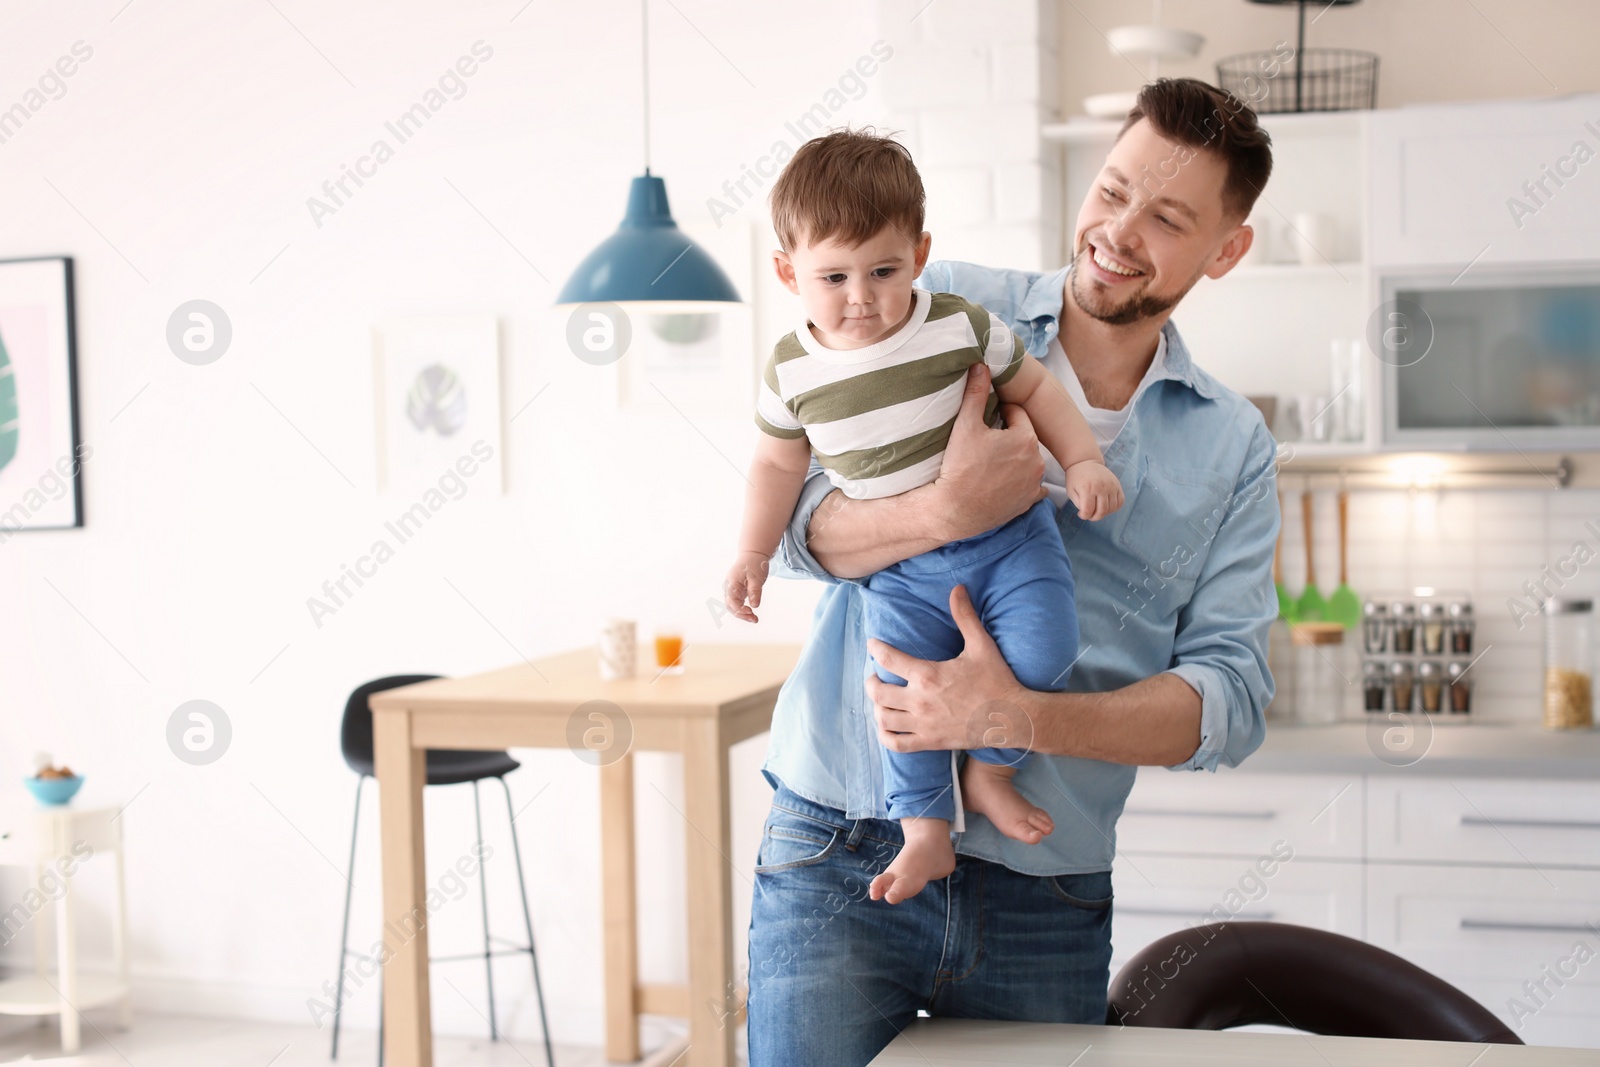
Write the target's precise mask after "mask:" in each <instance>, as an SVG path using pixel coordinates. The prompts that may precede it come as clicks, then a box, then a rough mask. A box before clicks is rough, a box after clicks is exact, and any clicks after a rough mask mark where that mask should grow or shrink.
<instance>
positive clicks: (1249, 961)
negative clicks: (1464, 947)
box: [1106, 922, 1522, 1045]
mask: <svg viewBox="0 0 1600 1067" xmlns="http://www.w3.org/2000/svg"><path fill="white" fill-rule="evenodd" d="M1106 1023H1107V1025H1110V1026H1165V1027H1172V1028H1176V1029H1182V1030H1226V1029H1229V1028H1230V1027H1235V1026H1247V1025H1249V1024H1251V1023H1272V1024H1275V1025H1278V1026H1288V1027H1292V1028H1294V1029H1296V1030H1305V1031H1308V1032H1310V1033H1314V1034H1334V1035H1339V1036H1344V1037H1391V1038H1406V1039H1411V1040H1418V1041H1475V1042H1482V1043H1487V1044H1496V1045H1520V1044H1522V1039H1521V1038H1519V1037H1517V1035H1516V1034H1514V1033H1512V1032H1511V1031H1510V1030H1509V1029H1507V1028H1506V1026H1505V1024H1504V1023H1502V1022H1501V1021H1500V1020H1499V1019H1497V1018H1495V1016H1494V1015H1493V1014H1492V1013H1491V1012H1490V1011H1489V1010H1488V1009H1487V1008H1485V1007H1483V1005H1481V1004H1479V1003H1478V1002H1477V1001H1475V1000H1473V999H1472V998H1471V997H1469V996H1467V995H1466V994H1465V993H1463V992H1461V990H1459V989H1457V988H1456V987H1455V986H1453V985H1451V984H1449V983H1448V982H1446V981H1444V980H1443V979H1440V978H1436V977H1434V976H1433V975H1431V974H1429V973H1428V972H1427V971H1424V970H1423V969H1422V968H1420V967H1417V966H1414V965H1413V964H1410V963H1407V962H1406V961H1405V960H1403V959H1401V958H1400V957H1399V956H1396V955H1394V954H1393V953H1391V952H1385V951H1384V950H1383V949H1381V948H1375V947H1373V946H1372V945H1369V944H1367V943H1365V942H1363V941H1357V940H1355V939H1354V938H1349V937H1344V936H1342V935H1340V934H1330V933H1328V932H1327V931H1325V930H1313V929H1310V928H1309V927H1305V926H1291V925H1289V924H1288V923H1270V922H1227V923H1207V924H1205V925H1203V926H1194V927H1190V928H1188V929H1185V930H1179V931H1176V932H1174V933H1171V934H1168V935H1167V936H1166V937H1163V938H1161V939H1160V940H1158V941H1155V942H1152V943H1151V944H1149V945H1147V946H1145V947H1144V948H1143V949H1142V950H1140V952H1139V954H1138V955H1137V956H1135V957H1134V958H1133V959H1131V960H1129V961H1128V963H1127V965H1126V966H1125V967H1123V968H1122V970H1121V972H1120V973H1118V975H1117V977H1116V979H1115V980H1114V981H1113V982H1112V983H1111V993H1110V1001H1109V1004H1108V1005H1107V1009H1106Z"/></svg>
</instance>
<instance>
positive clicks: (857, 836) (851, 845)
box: [844, 819, 867, 852]
mask: <svg viewBox="0 0 1600 1067" xmlns="http://www.w3.org/2000/svg"><path fill="white" fill-rule="evenodd" d="M866 834H867V820H865V819H857V820H856V821H855V822H854V823H853V824H851V826H850V836H849V837H848V838H846V839H845V842H844V847H845V848H846V849H848V850H849V851H851V852H854V851H855V850H856V846H857V845H859V844H861V839H862V838H863V837H865V836H866Z"/></svg>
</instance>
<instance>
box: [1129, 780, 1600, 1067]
mask: <svg viewBox="0 0 1600 1067" xmlns="http://www.w3.org/2000/svg"><path fill="white" fill-rule="evenodd" d="M1340 762H1343V760H1340V759H1330V761H1329V763H1330V766H1331V765H1337V763H1340ZM1125 812H1126V813H1125V815H1124V816H1123V818H1122V820H1121V821H1120V822H1119V824H1118V834H1117V845H1118V848H1117V860H1116V864H1115V866H1114V867H1113V870H1112V879H1113V884H1114V887H1115V892H1116V906H1115V910H1114V912H1113V920H1112V921H1113V930H1112V954H1113V969H1114V970H1115V968H1116V967H1119V966H1121V964H1122V963H1124V962H1126V961H1127V959H1128V958H1130V957H1131V956H1132V955H1133V954H1135V953H1136V952H1138V951H1139V949H1141V948H1142V947H1144V945H1146V944H1148V943H1149V942H1151V941H1153V940H1155V939H1156V938H1157V937H1160V936H1162V935H1163V934H1165V933H1169V932H1171V931H1172V930H1174V929H1178V928H1181V927H1184V926H1190V925H1195V924H1198V923H1202V922H1208V921H1215V920H1216V918H1217V917H1218V915H1219V914H1220V915H1222V916H1223V917H1229V916H1231V917H1232V918H1234V919H1239V920H1252V919H1254V920H1270V921H1276V922H1290V923H1297V924H1300V925H1303V926H1311V927H1316V928H1318V929H1324V930H1331V931H1334V932H1337V933H1342V934H1346V935H1348V936H1351V937H1358V938H1361V939H1363V940H1366V941H1368V942H1370V943H1372V944H1374V945H1377V946H1379V947H1381V948H1385V949H1387V950H1389V951H1390V952H1393V953H1395V954H1396V955H1399V956H1401V957H1402V958H1404V959H1407V960H1410V961H1411V962H1413V963H1415V964H1417V965H1418V966H1420V967H1423V968H1425V969H1427V970H1428V971H1431V972H1432V973H1434V974H1436V975H1438V976H1439V977H1441V978H1443V979H1444V980H1446V981H1448V982H1450V983H1452V984H1453V985H1455V986H1457V987H1459V988H1460V989H1462V990H1463V991H1465V992H1466V993H1468V994H1469V995H1471V996H1472V997H1474V998H1475V999H1477V1000H1478V1002H1479V1003H1481V1004H1483V1005H1484V1006H1485V1007H1487V1008H1489V1009H1490V1010H1491V1011H1493V1012H1495V1013H1496V1014H1497V1015H1499V1016H1500V1017H1501V1018H1502V1019H1504V1020H1505V1021H1506V1023H1507V1024H1508V1025H1510V1026H1512V1027H1513V1028H1514V1029H1516V1030H1517V1031H1518V1033H1519V1034H1521V1035H1522V1036H1523V1038H1524V1040H1527V1041H1529V1042H1534V1043H1543V1044H1564V1045H1572V1046H1578V1047H1591V1048H1600V776H1596V777H1591V778H1565V779H1564V778H1540V779H1533V778H1513V777H1485V776H1479V775H1475V774H1473V773H1471V771H1470V770H1465V771H1463V772H1462V773H1451V774H1447V775H1431V774H1429V773H1426V772H1425V771H1419V772H1418V773H1415V774H1407V773H1402V772H1397V771H1394V770H1392V769H1385V770H1384V771H1382V772H1353V773H1326V774H1318V773H1304V774H1280V773H1259V772H1257V773H1252V772H1249V771H1222V772H1220V773H1218V774H1216V775H1209V774H1190V773H1177V772H1171V771H1167V770H1165V769H1162V768H1145V769H1142V770H1141V771H1140V772H1139V777H1138V780H1137V782H1136V783H1135V785H1134V788H1133V791H1132V793H1131V794H1130V795H1129V797H1128V802H1127V805H1126V808H1125ZM1286 848H1287V849H1292V853H1293V854H1292V858H1290V859H1288V860H1287V861H1281V862H1276V863H1272V864H1269V865H1268V867H1269V868H1270V869H1271V873H1270V874H1266V873H1263V870H1264V868H1262V867H1261V866H1259V865H1258V863H1259V861H1260V860H1261V858H1262V857H1264V856H1275V857H1277V858H1281V857H1282V855H1283V853H1284V850H1285V849H1286ZM1274 849H1275V850H1276V852H1275V853H1274V852H1273V850H1274ZM1219 907H1221V909H1222V910H1221V912H1219V911H1218V908H1219ZM1113 973H1114V972H1113Z"/></svg>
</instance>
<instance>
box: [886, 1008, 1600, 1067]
mask: <svg viewBox="0 0 1600 1067" xmlns="http://www.w3.org/2000/svg"><path fill="white" fill-rule="evenodd" d="M1596 1062H1600V1051H1596V1050H1594V1049H1575V1048H1541V1047H1538V1046H1534V1045H1469V1044H1465V1043H1459V1042H1455V1041H1392V1040H1387V1039H1383V1038H1374V1037H1322V1036H1319V1035H1316V1034H1286V1033H1254V1032H1240V1031H1237V1030H1231V1031H1230V1030H1224V1031H1220V1032H1219V1031H1213V1030H1163V1029H1159V1028H1157V1027H1153V1026H1130V1027H1126V1028H1118V1027H1114V1026H1067V1025H1064V1024H1059V1023H999V1022H983V1021H978V1020H973V1019H918V1020H917V1021H916V1022H914V1023H912V1024H911V1025H910V1026H908V1027H906V1028H905V1030H904V1031H903V1032H902V1033H901V1034H900V1036H899V1037H897V1038H895V1039H894V1041H893V1043H891V1044H890V1045H889V1047H888V1048H886V1049H884V1050H883V1051H882V1052H880V1053H879V1054H878V1056H877V1058H875V1059H874V1060H873V1061H872V1063H870V1064H869V1065H868V1067H976V1065H978V1064H985V1065H988V1064H996V1065H998V1064H1004V1065H1005V1067H1046V1065H1047V1064H1048V1065H1049V1067H1062V1065H1063V1064H1071V1065H1072V1067H1160V1065H1162V1064H1171V1065H1174V1067H1186V1065H1194V1067H1199V1065H1202V1064H1203V1065H1204V1067H1379V1065H1381V1067H1473V1065H1477V1067H1499V1065H1501V1064H1505V1065H1507V1067H1520V1065H1522V1064H1527V1065H1529V1067H1578V1065H1580V1064H1582V1065H1585V1067H1593V1065H1594V1064H1595V1063H1596Z"/></svg>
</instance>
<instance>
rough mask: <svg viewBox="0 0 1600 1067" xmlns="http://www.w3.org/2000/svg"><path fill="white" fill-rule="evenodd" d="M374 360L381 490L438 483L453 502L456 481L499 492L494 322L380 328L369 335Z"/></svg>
mask: <svg viewBox="0 0 1600 1067" xmlns="http://www.w3.org/2000/svg"><path fill="white" fill-rule="evenodd" d="M373 357H374V361H375V366H374V377H375V379H376V382H377V390H376V394H377V404H378V411H377V430H378V451H377V455H378V488H379V490H385V489H395V490H400V491H403V492H407V493H425V492H428V491H430V490H437V489H439V488H440V482H441V480H443V481H444V482H446V483H447V488H446V489H445V491H446V492H448V493H450V495H452V496H454V495H455V493H456V491H457V490H456V483H457V482H458V481H459V482H461V483H462V484H464V485H468V486H471V485H476V484H480V483H481V484H483V485H487V486H490V487H492V489H493V491H494V492H496V493H499V492H501V491H502V480H501V470H502V463H501V456H500V454H501V450H502V442H501V435H500V426H501V420H500V338H499V323H498V322H497V321H496V320H495V318H494V317H493V316H483V317H470V318H416V319H395V320H393V321H390V322H385V323H383V324H381V325H379V326H378V327H377V328H376V329H375V330H374V331H373ZM452 472H453V473H452ZM460 491H461V492H465V489H462V490H460Z"/></svg>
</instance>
